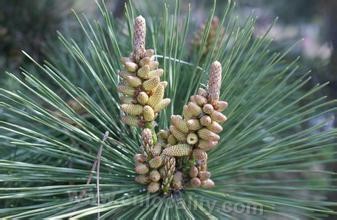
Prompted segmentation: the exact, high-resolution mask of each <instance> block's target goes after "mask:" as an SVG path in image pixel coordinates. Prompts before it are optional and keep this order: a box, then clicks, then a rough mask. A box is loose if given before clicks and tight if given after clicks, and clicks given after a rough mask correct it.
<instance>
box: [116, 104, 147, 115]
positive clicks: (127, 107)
mask: <svg viewBox="0 0 337 220" xmlns="http://www.w3.org/2000/svg"><path fill="white" fill-rule="evenodd" d="M121 109H122V111H123V112H125V113H126V114H129V115H140V114H142V112H143V106H141V105H137V104H122V105H121Z"/></svg>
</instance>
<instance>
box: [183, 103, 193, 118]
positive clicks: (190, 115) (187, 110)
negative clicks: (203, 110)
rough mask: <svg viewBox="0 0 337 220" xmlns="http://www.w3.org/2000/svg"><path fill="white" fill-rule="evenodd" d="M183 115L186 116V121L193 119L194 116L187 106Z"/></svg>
mask: <svg viewBox="0 0 337 220" xmlns="http://www.w3.org/2000/svg"><path fill="white" fill-rule="evenodd" d="M183 115H184V119H185V120H188V119H190V118H192V114H191V112H190V111H189V108H188V106H187V105H184V107H183Z"/></svg>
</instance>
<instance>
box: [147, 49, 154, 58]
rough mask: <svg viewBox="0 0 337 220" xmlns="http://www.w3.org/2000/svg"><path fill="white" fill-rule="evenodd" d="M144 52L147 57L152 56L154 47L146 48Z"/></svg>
mask: <svg viewBox="0 0 337 220" xmlns="http://www.w3.org/2000/svg"><path fill="white" fill-rule="evenodd" d="M145 54H146V56H147V57H152V56H153V55H154V49H147V50H146V52H145Z"/></svg>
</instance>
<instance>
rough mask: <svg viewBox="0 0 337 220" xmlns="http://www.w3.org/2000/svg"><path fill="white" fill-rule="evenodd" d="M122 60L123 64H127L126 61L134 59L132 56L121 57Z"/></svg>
mask: <svg viewBox="0 0 337 220" xmlns="http://www.w3.org/2000/svg"><path fill="white" fill-rule="evenodd" d="M120 61H121V63H122V64H123V65H125V63H126V62H131V61H132V60H131V59H130V57H121V60H120Z"/></svg>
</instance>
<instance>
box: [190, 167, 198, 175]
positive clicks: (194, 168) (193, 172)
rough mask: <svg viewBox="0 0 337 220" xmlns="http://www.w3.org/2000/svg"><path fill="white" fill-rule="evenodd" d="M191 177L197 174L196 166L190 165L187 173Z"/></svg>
mask: <svg viewBox="0 0 337 220" xmlns="http://www.w3.org/2000/svg"><path fill="white" fill-rule="evenodd" d="M188 174H189V175H190V177H191V178H194V177H197V176H198V168H197V167H196V166H191V168H190V171H189V173H188Z"/></svg>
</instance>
